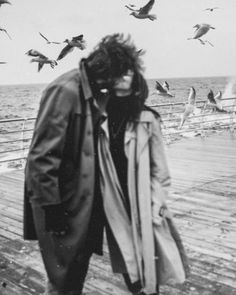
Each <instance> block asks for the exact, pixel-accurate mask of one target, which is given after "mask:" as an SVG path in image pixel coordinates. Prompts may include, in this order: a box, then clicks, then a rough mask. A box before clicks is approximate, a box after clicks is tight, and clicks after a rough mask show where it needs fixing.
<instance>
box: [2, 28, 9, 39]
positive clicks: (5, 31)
mask: <svg viewBox="0 0 236 295" xmlns="http://www.w3.org/2000/svg"><path fill="white" fill-rule="evenodd" d="M0 32H4V33H6V34H7V36H8V38H9V39H11V36H10V35H9V34H8V32H7V30H6V29H3V28H1V27H0Z"/></svg>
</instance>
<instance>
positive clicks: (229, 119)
mask: <svg viewBox="0 0 236 295" xmlns="http://www.w3.org/2000/svg"><path fill="white" fill-rule="evenodd" d="M147 105H149V106H150V107H151V108H153V109H154V110H156V111H157V112H159V113H160V114H161V118H162V132H163V136H164V139H165V141H166V143H171V142H172V141H174V140H176V139H178V138H181V137H183V136H186V137H190V136H196V135H200V136H206V135H207V134H208V132H214V131H218V130H222V129H230V130H231V131H234V129H235V128H236V97H233V98H225V99H222V106H223V108H222V111H219V110H218V111H216V108H214V106H212V105H209V104H207V103H206V100H198V101H196V105H195V110H194V113H193V114H190V115H189V116H188V117H187V118H186V120H185V122H184V123H183V125H182V126H181V124H180V122H181V120H182V116H183V113H184V110H185V105H186V102H182V101H181V102H173V103H153V102H151V101H148V103H147ZM35 119H36V118H34V117H32V118H14V119H4V120H0V165H1V164H3V163H5V164H6V163H9V165H12V167H14V165H15V166H18V165H22V166H23V165H24V162H25V159H26V157H27V154H28V150H29V146H30V142H31V138H32V134H33V130H34V124H35Z"/></svg>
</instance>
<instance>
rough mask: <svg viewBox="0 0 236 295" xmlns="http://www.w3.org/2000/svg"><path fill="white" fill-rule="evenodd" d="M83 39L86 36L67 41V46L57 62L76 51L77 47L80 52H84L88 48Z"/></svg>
mask: <svg viewBox="0 0 236 295" xmlns="http://www.w3.org/2000/svg"><path fill="white" fill-rule="evenodd" d="M83 38H84V35H83V34H81V35H79V36H76V37H73V38H72V39H71V40H69V39H66V40H65V41H64V43H67V45H66V46H65V47H64V48H63V49H62V51H61V52H60V54H59V56H58V58H57V60H60V59H62V58H63V57H65V56H66V55H67V54H68V53H69V52H71V51H72V50H73V49H74V47H77V48H79V49H80V50H84V49H85V48H86V42H85V40H84V39H83Z"/></svg>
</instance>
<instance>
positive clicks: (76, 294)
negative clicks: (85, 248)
mask: <svg viewBox="0 0 236 295" xmlns="http://www.w3.org/2000/svg"><path fill="white" fill-rule="evenodd" d="M91 255H92V253H91V252H88V253H81V254H80V255H78V256H77V258H76V259H75V261H74V262H73V263H72V265H71V267H70V269H69V272H68V274H67V279H66V282H67V283H66V286H65V290H66V293H65V295H80V294H82V289H83V286H84V281H85V278H86V275H87V272H88V267H89V260H90V257H91Z"/></svg>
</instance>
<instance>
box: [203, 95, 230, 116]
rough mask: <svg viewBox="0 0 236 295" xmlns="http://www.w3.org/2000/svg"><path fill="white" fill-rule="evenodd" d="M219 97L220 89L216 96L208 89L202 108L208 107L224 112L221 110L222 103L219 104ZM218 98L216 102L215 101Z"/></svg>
mask: <svg viewBox="0 0 236 295" xmlns="http://www.w3.org/2000/svg"><path fill="white" fill-rule="evenodd" d="M220 98H221V91H219V92H218V93H217V94H216V96H214V92H213V91H212V90H211V89H210V91H209V93H208V95H207V102H206V104H205V106H204V109H206V108H209V109H211V111H212V112H213V111H218V112H226V111H225V110H223V107H222V105H219V100H220ZM217 100H218V103H217Z"/></svg>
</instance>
